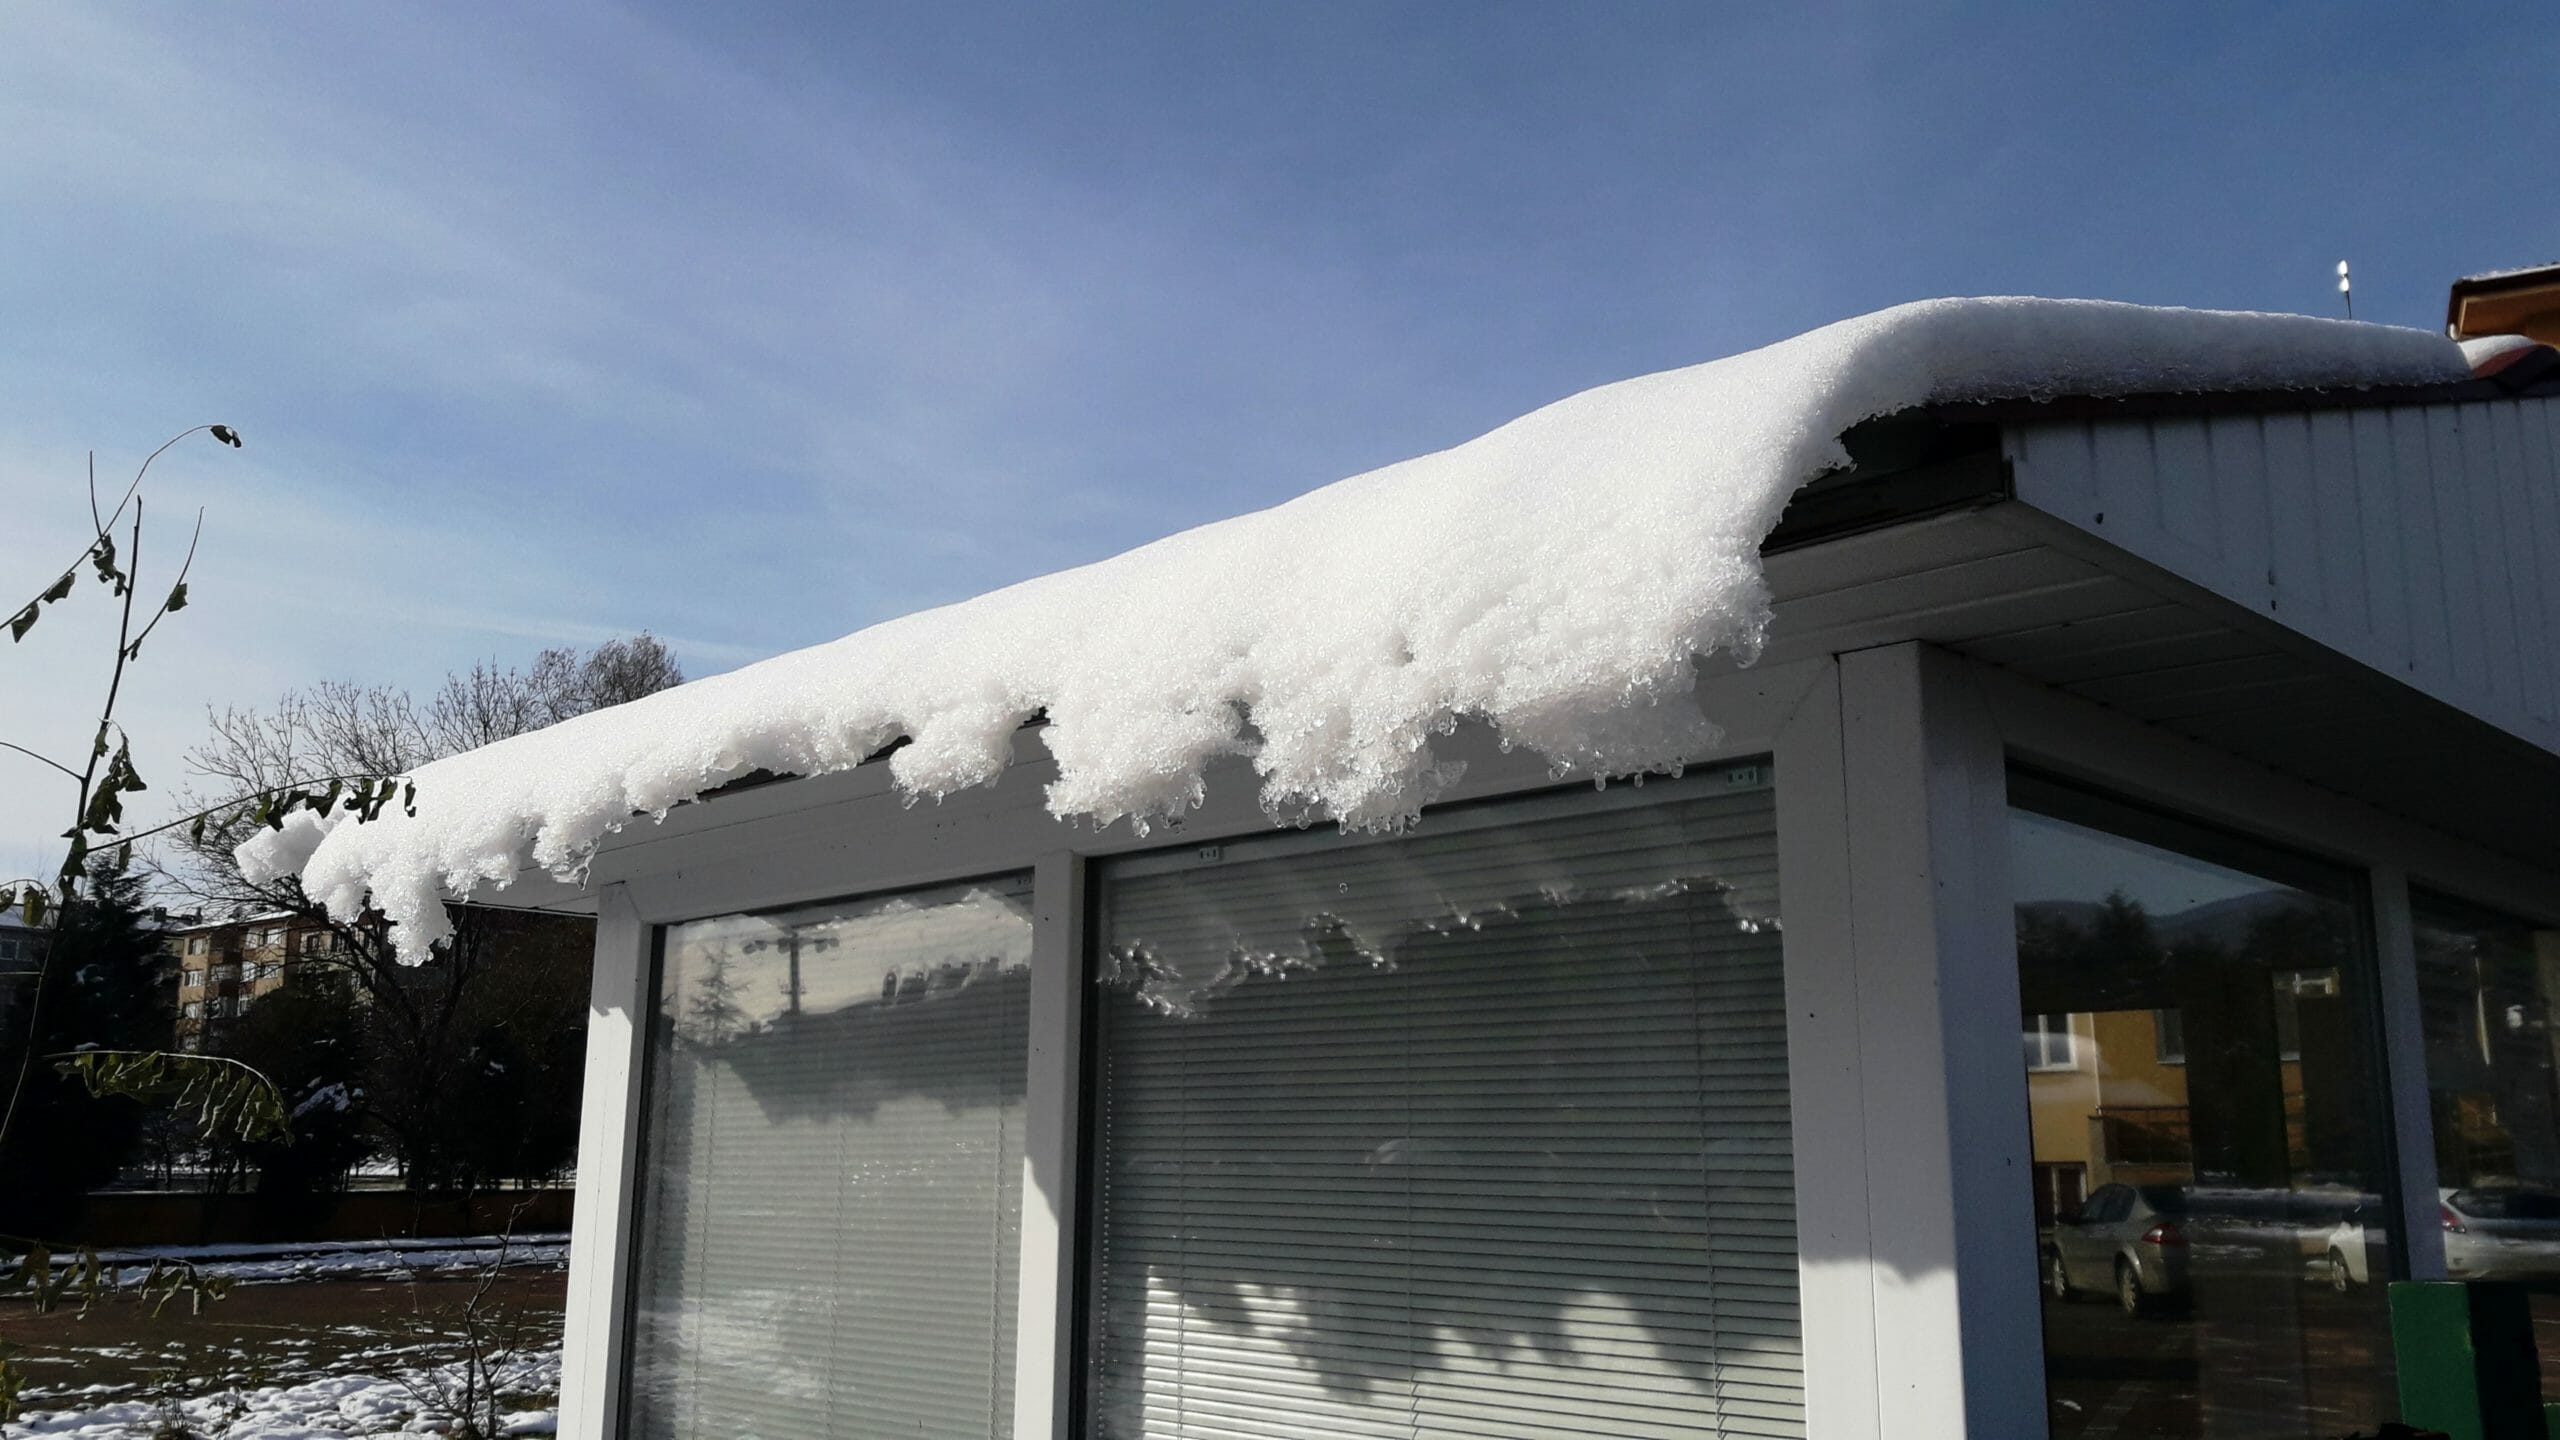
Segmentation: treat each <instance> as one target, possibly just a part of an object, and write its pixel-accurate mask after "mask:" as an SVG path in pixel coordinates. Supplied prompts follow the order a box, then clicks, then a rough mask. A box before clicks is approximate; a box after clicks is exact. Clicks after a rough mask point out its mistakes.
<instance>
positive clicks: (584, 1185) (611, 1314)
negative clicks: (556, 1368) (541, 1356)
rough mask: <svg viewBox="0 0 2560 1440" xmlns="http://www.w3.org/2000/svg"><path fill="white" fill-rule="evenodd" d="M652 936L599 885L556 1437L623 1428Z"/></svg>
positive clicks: (584, 1438)
mask: <svg viewBox="0 0 2560 1440" xmlns="http://www.w3.org/2000/svg"><path fill="white" fill-rule="evenodd" d="M650 940H651V935H650V930H649V927H648V926H647V925H645V924H643V923H642V922H641V919H640V912H639V911H638V910H637V909H636V908H634V906H633V905H632V903H631V896H630V892H629V890H628V889H627V888H626V887H624V886H621V885H608V886H606V887H605V888H604V890H603V892H602V893H601V894H599V895H598V896H597V903H596V962H595V975H594V979H593V981H592V982H591V984H590V989H589V998H588V1006H587V1079H586V1088H585V1091H584V1102H583V1105H582V1107H581V1109H580V1112H579V1115H578V1190H577V1202H576V1211H575V1213H574V1215H573V1217H572V1219H571V1221H570V1229H569V1296H568V1314H567V1316H566V1327H565V1328H566V1334H565V1335H564V1337H563V1345H562V1350H561V1355H560V1435H561V1437H562V1440H606V1437H608V1436H612V1435H615V1434H617V1433H618V1432H619V1430H620V1427H621V1415H620V1408H621V1401H622V1369H623V1365H624V1363H625V1355H624V1336H625V1327H624V1326H623V1323H622V1319H623V1315H624V1311H625V1307H626V1303H627V1299H628V1296H629V1294H630V1283H631V1251H632V1222H633V1218H634V1213H635V1211H634V1202H635V1198H636V1197H635V1193H634V1184H633V1182H634V1178H635V1174H636V1170H637V1162H638V1159H639V1151H640V1132H641V1125H642V1117H641V1114H640V1104H641V1100H642V1095H641V1083H640V1082H641V1074H642V1069H643V1066H642V1060H643V1048H644V1047H645V1046H646V1044H647V1043H648V1035H649V1023H648V1022H649V1014H650V1008H651V1006H650V1000H651V997H650V994H649V985H650V980H651V976H650V969H651V966H650Z"/></svg>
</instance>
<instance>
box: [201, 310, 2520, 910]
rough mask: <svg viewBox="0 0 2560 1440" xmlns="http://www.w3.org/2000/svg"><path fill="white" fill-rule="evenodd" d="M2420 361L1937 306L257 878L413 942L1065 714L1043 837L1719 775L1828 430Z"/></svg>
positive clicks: (885, 638)
mask: <svg viewBox="0 0 2560 1440" xmlns="http://www.w3.org/2000/svg"><path fill="white" fill-rule="evenodd" d="M2469 374H2470V371H2469V367H2468V366H2467V365H2466V364H2465V363H2464V359H2463V354H2462V351H2461V350H2460V349H2459V348H2458V347H2457V346H2455V345H2454V344H2453V343H2452V342H2451V341H2449V340H2446V339H2443V338H2442V337H2440V336H2435V335H2430V334H2427V333H2425V332H2422V331H2416V330H2404V329H2396V328H2390V327H2385V326H2379V325H2359V324H2353V323H2349V322H2344V321H2335V320H2322V319H2313V318H2309V317H2304V316H2293V315H2253V314H2232V313H2218V312H2211V311H2197V310H2163V309H2150V308H2145V307H2141V306H2133V305H2120V304H2112V303H2106V302H2099V301H2074V300H2033V299H1983V300H1931V301H1922V302H1919V303H1916V304H1910V305H1902V306H1897V307H1895V308H1893V309H1890V310H1883V311H1878V312H1877V313H1875V314H1872V315H1866V316H1861V317H1859V318H1857V319H1854V320H1846V321H1842V322H1840V323H1839V324H1836V325H1830V326H1826V327H1824V328H1822V329H1820V330H1816V331H1813V332H1811V333H1809V334H1805V335H1800V336H1798V337H1796V338H1794V339H1792V340H1787V341H1783V342H1781V343H1779V344H1776V345H1772V346H1770V347H1768V348H1766V349H1763V350H1756V351H1752V352H1749V353H1747V354H1742V355H1736V356H1733V357H1731V358H1729V359H1724V360H1718V361H1713V362H1710V363H1708V364H1704V365H1698V366H1693V367H1691V368H1688V369H1684V370H1672V371H1666V372H1664V373H1662V374H1658V375H1647V376H1643V377H1640V378H1637V379H1633V380H1626V381H1621V382H1619V383H1617V384H1614V385H1604V386H1602V387H1600V388H1598V389H1596V390H1589V391H1585V392H1584V393H1582V394H1579V395H1575V396H1572V397H1571V398H1569V399H1565V400H1560V401H1558V402H1556V403H1555V404H1552V405H1549V406H1547V407H1546V408H1544V409H1542V410H1538V411H1535V412H1533V413H1531V414H1529V415H1526V416H1523V417H1521V418H1520V419H1518V420H1514V421H1512V422H1511V423H1510V424H1508V425H1505V426H1503V427H1502V428H1500V429H1498V430H1495V431H1493V432H1492V433H1491V434H1488V435H1484V436H1482V437H1480V438H1478V439H1475V440H1471V441H1468V442H1467V443H1465V444H1463V445H1459V446H1457V447H1455V448H1453V449H1449V450H1444V451H1441V452H1439V453H1438V454H1434V455H1425V456H1422V457H1420V458H1418V459H1414V460H1407V461H1404V462H1403V463H1401V464H1396V465H1390V466H1388V467H1386V468H1385V469H1382V470H1375V471H1371V472H1370V473H1368V474H1365V475H1358V476H1354V477H1352V478H1351V479H1348V480H1344V481H1341V482H1340V483H1338V484H1334V485H1330V486H1327V487H1325V488H1324V489H1321V490H1317V491H1315V492H1313V493H1311V494H1308V495H1305V496H1303V497H1301V498H1299V499H1297V500H1293V501H1291V502H1289V503H1288V504H1285V505H1281V506H1278V507H1275V508H1273V509H1270V510H1265V511H1262V512H1260V513H1258V514H1252V515H1245V516H1241V517H1238V518H1236V519H1233V520H1228V521H1224V522H1221V523H1218V524H1214V525H1207V526H1203V527H1201V528H1199V529H1196V530H1191V531H1188V532H1185V533H1183V534H1179V535H1176V536H1173V537H1172V538H1170V539H1166V540H1160V541H1158V542H1156V543H1155V544H1152V545H1148V546H1145V547H1142V548H1140V549H1137V550H1133V551H1130V552H1129V553H1127V554H1125V555H1121V556H1118V557H1116V558H1113V559H1110V560H1106V561H1103V562H1101V563H1099V564H1095V565H1089V566H1086V567H1084V568H1082V569H1078V570H1069V571H1065V572H1062V573H1059V574H1055V575H1048V576H1044V577H1042V578H1040V579H1036V580H1030V581H1026V582H1024V583H1022V584H1019V585H1015V586H1012V587H1010V588H1008V589H1004V590H998V591H995V592H993V593H991V594H987V595H982V596H980V597H978V598H977V599H974V600H970V601H967V602H965V603H962V604H958V605H953V606H949V607H946V608H943V609H939V610H929V611H925V612H923V613H920V614H915V615H909V616H906V617H904V618H902V619H897V620H892V621H889V622H887V623H885V624H881V625H875V626H873V627H871V628H870V629H867V630H863V631H860V632H858V633H856V634H853V635H850V636H847V637H845V638H844V639H842V640H838V641H835V642H833V643H831V644H827V645H820V646H816V647H814V648H811V649H808V650H802V651H798V652H795V653H793V654H788V655H783V656H779V657H777V658H775V659H772V660H768V661H765V662H763V663H761V664H757V665H752V666H749V667H747V668H745V669H742V670H737V671H733V672H731V673H729V674H726V675H719V676H714V677H712V678H710V679H706V680H699V681H695V682H694V683H692V684H689V685H685V686H682V687H680V688H678V689H675V690H671V691H668V692H665V693H663V694H660V695H656V696H652V697H650V698H649V699H647V700H643V701H640V702H638V703H636V704H632V705H627V706H623V707H621V708H619V709H616V710H611V711H606V712H602V713H599V714H596V715H590V716H586V717H582V718H580V719H577V720H572V721H569V722H567V723H566V724H562V725H559V726H556V727H554V728H552V729H549V730H545V731H540V732H537V733H535V734H531V735H526V736H521V737H519V738H516V739H513V740H508V741H505V742H502V743H500V744H497V745H492V746H489V747H487V748H485V749H482V750H477V751H473V752H471V753H468V754H464V755H459V756H456V757H453V758H451V759H448V760H442V761H438V762H436V763H434V764H432V765H428V766H426V767H424V768H423V769H421V770H420V771H419V772H418V774H417V776H416V781H417V814H416V815H415V816H414V817H412V816H407V815H403V814H399V813H391V812H387V813H385V814H384V816H383V817H382V818H381V819H379V820H378V821H375V822H373V823H369V824H363V825H338V826H336V827H334V828H326V829H325V833H324V827H322V826H320V825H317V824H312V823H308V822H301V821H297V823H296V825H295V826H294V827H292V828H289V829H288V830H287V831H285V832H283V833H282V834H275V833H269V834H266V835H263V836H262V837H260V839H258V840H254V841H252V842H251V843H250V844H249V845H247V846H245V847H243V852H242V858H243V859H244V861H245V862H246V863H248V864H249V865H250V867H251V868H252V869H253V870H258V871H263V872H267V873H281V872H284V871H288V870H294V869H299V870H301V871H302V874H303V877H304V882H305V884H306V885H307V886H309V888H310V890H311V891H312V893H313V894H314V895H315V896H317V897H318V898H320V899H321V900H322V901H324V902H325V903H326V904H328V905H329V907H330V908H331V909H332V910H334V911H335V912H337V913H339V914H341V915H349V914H353V913H354V912H355V911H356V910H357V909H358V908H359V907H360V906H361V905H362V904H363V903H364V902H365V900H366V897H367V894H368V892H370V894H371V896H372V898H373V900H374V901H375V903H377V904H379V905H380V906H381V908H382V909H383V911H384V912H385V913H387V914H388V915H389V916H390V918H391V919H393V920H394V921H396V922H398V924H399V925H400V926H401V927H402V930H401V932H400V933H401V934H403V935H404V936H406V937H408V938H409V939H410V940H411V941H412V942H413V943H414V942H416V941H423V940H432V939H434V938H436V937H439V936H441V935H442V934H444V933H445V930H446V925H445V919H444V914H443V910H442V906H441V903H440V900H441V897H442V896H444V895H446V894H455V895H467V894H470V893H472V892H474V891H476V890H480V889H483V888H484V887H492V886H504V885H505V884H507V883H508V882H509V881H510V880H512V879H513V878H514V877H515V876H516V875H517V873H518V872H519V871H520V870H521V869H522V868H523V867H524V866H525V865H527V864H528V863H530V864H533V865H537V866H540V867H542V868H544V869H546V870H549V871H551V872H554V873H557V874H572V873H575V872H576V871H577V870H578V868H579V867H580V865H581V864H582V863H583V860H584V858H585V856H586V855H587V854H588V853H589V852H590V851H591V849H592V847H593V846H594V844H595V842H596V841H597V839H598V838H599V837H601V836H602V835H604V834H605V833H606V832H607V831H610V830H613V829H615V828H616V827H619V826H621V825H623V824H625V823H627V822H628V821H629V820H630V819H631V817H632V816H634V815H635V814H642V815H648V814H662V813H664V812H665V811H666V810H667V809H668V808H669V807H671V806H674V805H677V804H680V803H682V802H683V801H686V800H688V799H691V798H693V797H694V796H697V795H699V794H701V793H702V792H703V791H705V790H707V789H710V788H712V787H714V786H717V785H719V784H722V783H723V782H725V781H728V780H731V779H734V778H736V777H738V776H740V775H744V774H746V773H748V772H750V771H756V770H769V771H776V772H782V773H788V774H798V775H813V774H819V773H823V772H827V771H834V770H842V769H846V768H848V767H850V766H853V765H855V764H858V763H860V762H861V760H862V759H863V758H864V757H865V756H868V755H871V754H874V753H876V752H877V751H879V750H880V749H881V748H882V747H884V746H886V745H888V744H889V743H890V742H891V741H893V740H896V739H898V738H899V737H901V736H904V737H908V738H909V740H910V741H911V743H910V744H908V745H906V746H905V747H904V748H902V749H900V750H899V751H898V752H897V753H896V754H895V755H894V756H892V757H891V759H890V761H889V768H890V772H891V774H892V776H893V777H894V778H895V780H896V782H897V783H898V784H899V785H900V786H901V787H903V788H904V789H905V790H906V791H907V792H908V793H909V794H910V795H914V796H934V797H939V796H941V795H943V794H946V793H948V792H950V791H953V790H957V789H959V788H961V787H963V786H969V785H979V784H984V783H987V782H989V781H992V780H994V779H995V778H996V776H997V775H998V774H999V773H1000V771H1001V770H1002V768H1003V766H1004V764H1005V762H1006V759H1007V757H1008V755H1009V754H1010V753H1011V745H1012V741H1013V736H1014V732H1015V730H1016V729H1017V728H1018V727H1019V726H1021V725H1022V724H1023V723H1024V722H1025V721H1026V720H1028V719H1030V718H1031V717H1033V716H1034V715H1037V714H1042V713H1045V714H1046V715H1047V717H1048V721H1049V725H1048V729H1047V732H1046V734H1045V737H1044V738H1045V739H1046V741H1047V744H1048V748H1049V751H1050V753H1051V754H1052V755H1053V756H1054V757H1055V758H1056V760H1057V764H1058V775H1057V778H1056V779H1055V781H1053V782H1052V783H1051V785H1050V789H1049V795H1048V799H1049V806H1050V808H1051V809H1052V810H1053V811H1054V812H1055V813H1057V814H1058V815H1059V816H1061V817H1076V816H1081V817H1087V818H1090V819H1091V820H1093V821H1095V822H1096V823H1101V824H1108V823H1110V822H1112V821H1115V820H1120V819H1129V820H1131V821H1133V822H1135V823H1138V824H1141V825H1143V824H1145V823H1146V822H1147V821H1148V820H1149V819H1151V818H1154V817H1162V816H1169V815H1178V814H1180V813H1181V812H1182V811H1184V810H1185V809H1187V808H1188V807H1190V806H1192V805H1194V804H1196V803H1197V802H1198V801H1199V800H1200V798H1201V786H1202V780H1201V777H1202V773H1203V771H1204V769H1205V768H1206V767H1207V766H1208V765H1209V764H1210V763H1211V762H1212V761H1214V760H1217V759H1219V758H1220V757H1224V756H1234V755H1241V756H1247V757H1249V758H1250V759H1251V761H1252V763H1253V765H1254V767H1255V768H1256V769H1257V770H1258V771H1259V773H1260V774H1261V776H1262V798H1263V801H1264V803H1265V805H1266V806H1267V807H1268V808H1269V809H1270V810H1271V811H1272V813H1273V814H1274V815H1275V816H1276V817H1280V818H1283V819H1310V818H1312V819H1331V820H1337V821H1340V822H1341V823H1343V824H1344V825H1346V826H1350V827H1382V826H1394V825H1397V824H1401V823H1403V822H1405V821H1408V820H1410V819H1411V818H1413V817H1414V816H1415V815H1416V814H1417V813H1418V812H1419V811H1420V809H1421V807H1422V806H1423V805H1425V804H1427V803H1428V802H1430V801H1431V800H1432V799H1433V798H1434V796H1435V795H1436V794H1437V793H1438V791H1439V790H1440V788H1441V787H1442V786H1443V785H1444V784H1445V783H1446V782H1447V781H1448V779H1450V778H1451V777H1450V775H1449V774H1448V772H1447V771H1446V770H1445V769H1444V768H1443V767H1442V766H1441V764H1440V763H1439V762H1438V760H1437V758H1436V757H1435V755H1434V753H1433V750H1432V743H1431V742H1432V739H1433V737H1434V736H1435V735H1437V734H1442V733H1445V732H1447V731H1448V730H1449V729H1450V728H1452V727H1453V726H1454V725H1455V724H1456V723H1457V722H1458V721H1459V720H1460V719H1462V718H1470V719H1477V720H1482V721H1484V722H1487V723H1489V724H1491V725H1492V726H1493V727H1494V728H1495V729H1496V730H1497V731H1498V732H1499V734H1500V735H1501V736H1502V738H1503V739H1504V740H1505V741H1506V742H1508V743H1511V744H1516V745H1523V746H1527V747H1529V748H1531V749H1533V750H1535V751H1537V752H1540V753H1542V754H1543V755H1545V756H1546V757H1547V758H1548V759H1549V760H1550V761H1552V762H1553V764H1554V765H1555V766H1556V767H1557V769H1558V771H1559V772H1560V773H1568V774H1584V775H1598V776H1605V775H1611V774H1624V773H1630V772H1642V771H1646V770H1650V769H1657V768H1664V767H1669V766H1674V765H1677V764H1678V763H1679V762H1680V761H1681V760H1682V759H1683V758H1684V757H1686V756H1689V755H1692V754H1696V753H1698V752H1699V751H1701V750H1702V749H1704V748H1706V747H1708V746H1710V745H1711V744H1712V743H1713V742H1714V738H1715V730H1714V727H1713V725H1712V723H1711V722H1710V721H1709V719H1708V718H1706V717H1704V716H1702V715H1700V714H1699V713H1698V711H1697V708H1696V706H1695V705H1694V704H1691V703H1688V702H1687V701H1686V699H1685V697H1686V695H1687V692H1688V691H1689V689H1690V687H1691V683H1692V675H1691V663H1692V657H1694V656H1699V655H1705V654H1709V653H1712V652H1715V651H1719V650H1722V651H1730V652H1733V653H1735V654H1736V655H1739V656H1741V657H1743V658H1745V659H1747V658H1749V657H1750V656H1751V655H1752V654H1753V653H1754V651H1755V649H1756V647H1757V646H1758V644H1759V643H1760V637H1761V633H1762V630H1763V628H1764V627H1765V625H1766V624H1767V621H1768V618H1769V604H1768V596H1767V593H1766V590H1765V588H1764V586H1763V583H1762V579H1761V571H1760V563H1759V545H1760V541H1761V540H1762V539H1763V538H1764V537H1765V536H1766V535H1767V534H1768V533H1769V531H1770V529H1771V527H1773V526H1774V525H1775V524H1776V523H1777V521H1778V516H1779V513H1780V512H1781V511H1782V510H1784V509H1785V508H1786V503H1787V499H1788V497H1789V496H1790V495H1792V494H1793V493H1794V492H1795V490H1796V489H1797V487H1798V486H1800V485H1802V484H1804V483H1805V482H1806V481H1808V480H1811V479H1813V478H1814V477H1816V476H1818V475H1821V474H1823V473H1825V472H1827V471H1830V470H1833V469H1836V468H1839V467H1841V466H1844V465H1846V464H1847V463H1848V460H1849V457H1848V454H1847V452H1846V451H1845V450H1843V449H1842V447H1841V444H1840V436H1841V434H1842V432H1843V431H1845V430H1847V429H1848V428H1849V427H1850V426H1851V425H1854V424H1856V423H1857V422H1859V421H1861V420H1865V419H1868V418H1871V417H1874V416H1878V415H1885V414H1890V413H1893V412H1896V411H1900V410H1907V409H1910V408H1912V407H1914V406H1919V405H1924V404H1930V403H1948V402H1964V401H1987V400H2000V399H2017V398H2042V397H2049V396H2058V395H2119V394H2132V393H2144V392H2171V391H2202V390H2216V389H2249V390H2268V389H2294V388H2345V387H2361V386H2369V385H2379V384H2415V383H2426V382H2435V381H2451V380H2462V379H2465V378H2467V377H2468V376H2469Z"/></svg>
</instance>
